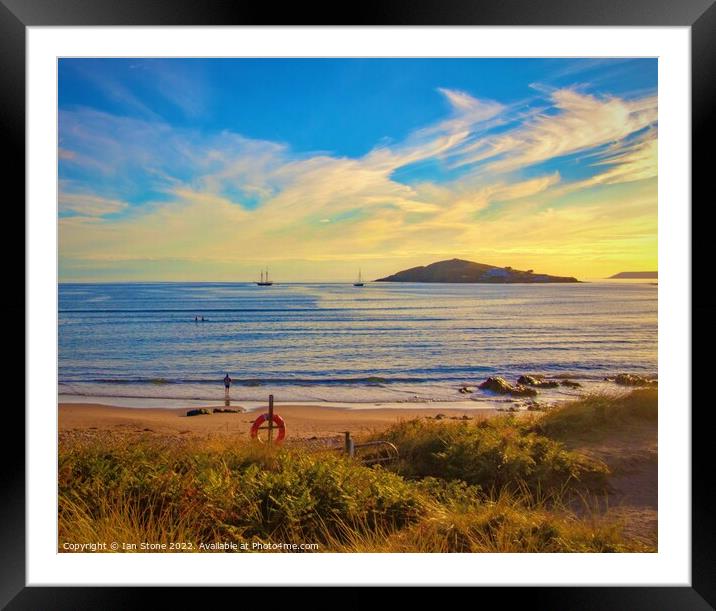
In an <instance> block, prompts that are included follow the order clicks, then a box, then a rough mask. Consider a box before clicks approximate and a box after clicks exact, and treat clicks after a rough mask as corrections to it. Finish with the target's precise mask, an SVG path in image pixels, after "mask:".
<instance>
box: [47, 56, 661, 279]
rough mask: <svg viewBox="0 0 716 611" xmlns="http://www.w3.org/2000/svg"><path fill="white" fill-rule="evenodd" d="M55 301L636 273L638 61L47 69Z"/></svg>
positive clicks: (198, 63) (643, 223)
mask: <svg viewBox="0 0 716 611" xmlns="http://www.w3.org/2000/svg"><path fill="white" fill-rule="evenodd" d="M58 74H59V84H58V107H59V108H58V112H59V120H58V130H59V134H58V136H59V148H58V176H59V186H58V198H59V201H58V209H59V220H58V222H59V278H60V281H61V282H114V281H180V282H183V281H251V280H256V279H258V276H259V272H260V270H261V269H262V268H265V267H266V266H268V267H269V269H270V273H271V276H272V278H273V279H274V280H276V281H277V282H282V281H283V282H291V281H296V282H300V281H346V280H352V279H354V278H355V277H356V275H357V273H358V270H359V269H360V270H361V271H362V274H363V278H364V279H368V280H371V279H375V278H379V277H382V276H386V275H389V274H391V273H394V272H396V271H399V270H402V269H406V268H409V267H414V266H416V265H426V264H429V263H432V262H434V261H439V260H443V259H451V258H454V257H458V258H462V259H468V260H471V261H477V262H479V263H487V264H491V265H497V266H511V267H513V268H516V269H534V270H535V272H537V273H549V274H557V275H569V276H576V277H578V278H580V279H584V278H598V277H605V276H609V275H612V274H614V273H617V272H620V271H645V270H656V269H657V60H656V59H648V58H645V59H621V58H615V59H594V58H585V59H573V58H569V59H494V58H485V59H472V58H470V59H447V58H446V59H288V58H287V59H259V58H255V59H137V58H131V59H64V58H63V59H60V60H59V66H58Z"/></svg>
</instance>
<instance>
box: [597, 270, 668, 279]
mask: <svg viewBox="0 0 716 611" xmlns="http://www.w3.org/2000/svg"><path fill="white" fill-rule="evenodd" d="M634 278H641V279H644V278H647V279H649V280H656V279H658V278H659V272H619V273H618V274H614V275H613V276H609V280H630V279H634Z"/></svg>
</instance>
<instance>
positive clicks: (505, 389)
mask: <svg viewBox="0 0 716 611" xmlns="http://www.w3.org/2000/svg"><path fill="white" fill-rule="evenodd" d="M478 388H480V389H481V390H489V391H491V392H495V393H497V394H500V395H512V396H513V397H534V396H535V395H536V394H537V391H536V390H535V389H534V388H529V387H528V386H522V385H520V384H518V385H516V386H512V384H510V383H509V382H508V381H507V380H505V379H504V378H501V377H499V376H494V377H489V378H487V380H485V381H484V382H483V383H482V384H480V386H479V387H478Z"/></svg>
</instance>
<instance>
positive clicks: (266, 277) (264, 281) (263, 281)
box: [256, 267, 273, 286]
mask: <svg viewBox="0 0 716 611" xmlns="http://www.w3.org/2000/svg"><path fill="white" fill-rule="evenodd" d="M256 284H257V285H258V286H271V285H272V284H273V280H269V275H268V267H267V268H266V273H265V274H264V271H263V270H261V280H260V281H259V282H257V283H256Z"/></svg>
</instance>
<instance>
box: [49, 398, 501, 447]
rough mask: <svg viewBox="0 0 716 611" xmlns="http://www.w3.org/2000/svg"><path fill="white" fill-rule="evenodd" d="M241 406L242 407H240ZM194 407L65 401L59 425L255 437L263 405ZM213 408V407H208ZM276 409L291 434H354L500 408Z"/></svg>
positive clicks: (305, 436)
mask: <svg viewBox="0 0 716 611" xmlns="http://www.w3.org/2000/svg"><path fill="white" fill-rule="evenodd" d="M234 407H236V406H234ZM195 408H196V407H195V406H191V408H156V407H147V408H142V407H116V406H110V405H102V404H98V403H60V405H59V417H58V428H59V431H60V432H63V431H71V430H110V431H122V432H137V433H141V432H145V433H156V434H161V435H182V436H184V435H189V436H200V437H204V436H211V435H221V436H224V435H228V434H230V435H234V436H236V437H237V438H245V439H248V438H249V429H250V428H251V424H252V423H253V421H254V420H255V419H256V418H257V417H258V415H259V414H260V413H263V411H262V410H259V411H254V412H247V413H236V414H225V413H223V414H222V413H211V414H210V415H201V416H191V417H187V415H186V412H187V411H188V409H195ZM207 409H209V411H211V410H212V409H213V407H208V406H207ZM275 412H276V413H277V414H279V415H281V417H282V418H283V419H284V421H285V422H286V430H287V433H286V439H287V440H289V439H310V438H312V437H319V438H326V437H334V436H339V435H341V434H342V432H344V431H350V432H351V433H352V434H354V435H358V434H364V433H370V432H373V431H378V430H381V429H383V428H386V427H388V426H389V425H391V424H393V423H395V422H398V421H400V420H408V419H412V418H418V417H423V418H434V417H435V416H437V415H438V414H442V415H443V416H445V418H456V419H457V418H463V417H464V416H465V417H468V418H476V419H480V418H487V417H490V416H492V415H495V414H496V413H498V412H497V411H496V410H492V409H479V410H475V409H472V410H468V409H454V408H444V407H439V406H436V407H407V406H406V407H400V408H379V407H377V408H371V409H346V408H341V407H330V406H322V405H277V406H276V408H275Z"/></svg>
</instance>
